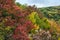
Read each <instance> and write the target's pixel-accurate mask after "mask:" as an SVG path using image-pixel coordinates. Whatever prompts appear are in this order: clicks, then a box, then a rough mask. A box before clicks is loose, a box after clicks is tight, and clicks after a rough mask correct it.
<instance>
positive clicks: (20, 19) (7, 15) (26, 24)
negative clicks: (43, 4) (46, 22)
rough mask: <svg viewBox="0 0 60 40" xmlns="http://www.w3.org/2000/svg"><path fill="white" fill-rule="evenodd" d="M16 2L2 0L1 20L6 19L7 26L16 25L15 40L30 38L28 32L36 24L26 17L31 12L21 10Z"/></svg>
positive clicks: (0, 4) (0, 7)
mask: <svg viewBox="0 0 60 40" xmlns="http://www.w3.org/2000/svg"><path fill="white" fill-rule="evenodd" d="M14 2H15V1H14V0H0V21H2V20H3V19H6V21H5V22H4V25H5V26H16V29H15V30H14V33H13V38H14V40H30V39H29V38H28V32H29V31H30V30H31V29H32V28H34V26H33V24H32V22H31V21H29V20H27V19H26V16H28V14H29V12H28V11H25V10H21V8H19V7H18V6H16V5H15V3H14Z"/></svg>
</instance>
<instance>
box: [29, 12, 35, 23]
mask: <svg viewBox="0 0 60 40" xmlns="http://www.w3.org/2000/svg"><path fill="white" fill-rule="evenodd" d="M35 14H36V12H32V13H31V14H30V15H29V19H30V20H31V21H32V23H35V22H36V19H35V18H34V17H35Z"/></svg>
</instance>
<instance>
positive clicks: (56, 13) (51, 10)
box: [40, 6, 60, 21]
mask: <svg viewBox="0 0 60 40" xmlns="http://www.w3.org/2000/svg"><path fill="white" fill-rule="evenodd" d="M40 10H41V12H42V13H43V14H44V16H45V17H47V18H48V19H53V20H55V21H60V6H53V7H46V8H40Z"/></svg>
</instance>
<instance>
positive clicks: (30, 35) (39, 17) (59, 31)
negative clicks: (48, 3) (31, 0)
mask: <svg viewBox="0 0 60 40" xmlns="http://www.w3.org/2000/svg"><path fill="white" fill-rule="evenodd" d="M58 10H59V8H58V7H48V8H37V7H35V5H33V6H26V5H22V4H20V3H15V0H0V40H60V25H59V23H58V24H57V21H59V19H60V14H59V13H60V12H59V11H58ZM52 19H53V20H52Z"/></svg>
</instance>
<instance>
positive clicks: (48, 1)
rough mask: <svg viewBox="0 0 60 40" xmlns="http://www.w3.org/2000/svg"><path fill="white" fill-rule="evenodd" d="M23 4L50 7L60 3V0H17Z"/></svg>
mask: <svg viewBox="0 0 60 40" xmlns="http://www.w3.org/2000/svg"><path fill="white" fill-rule="evenodd" d="M16 2H19V3H21V4H27V5H31V6H32V5H36V6H37V7H48V6H58V5H60V0H16Z"/></svg>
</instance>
